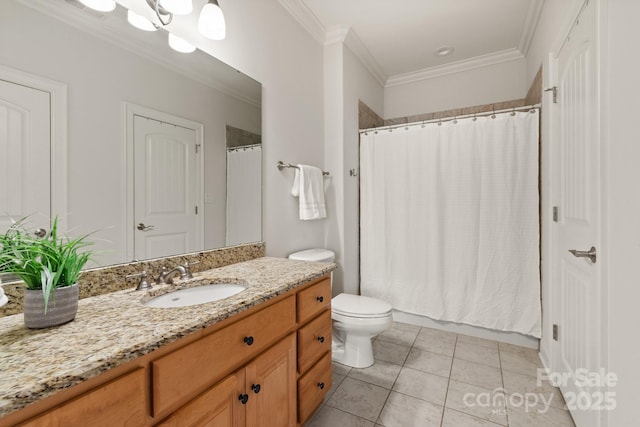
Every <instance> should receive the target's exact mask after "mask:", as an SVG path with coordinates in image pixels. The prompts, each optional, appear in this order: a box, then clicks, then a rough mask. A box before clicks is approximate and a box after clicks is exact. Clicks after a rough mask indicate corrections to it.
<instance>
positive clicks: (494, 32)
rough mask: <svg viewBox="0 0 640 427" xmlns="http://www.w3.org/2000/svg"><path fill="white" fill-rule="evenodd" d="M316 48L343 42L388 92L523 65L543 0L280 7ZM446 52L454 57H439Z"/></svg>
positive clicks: (343, 0) (320, 2)
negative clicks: (407, 83)
mask: <svg viewBox="0 0 640 427" xmlns="http://www.w3.org/2000/svg"><path fill="white" fill-rule="evenodd" d="M279 1H280V3H281V4H282V5H283V6H284V7H285V9H287V10H288V11H289V12H290V13H291V14H292V15H293V16H294V17H295V18H296V19H297V20H298V21H299V22H300V23H301V24H302V25H303V27H305V28H306V29H307V31H309V32H310V33H311V34H312V35H313V36H314V37H315V38H316V39H317V40H318V41H320V42H321V43H323V44H329V43H332V42H334V41H338V40H340V39H342V40H343V41H345V43H346V44H347V45H349V47H350V48H351V49H352V50H354V51H355V53H356V55H358V56H359V57H360V58H361V59H362V60H363V62H364V63H365V65H367V66H368V67H369V69H370V70H371V71H372V72H373V74H374V76H376V78H378V80H379V81H380V82H381V83H383V84H386V85H390V84H393V83H394V82H396V83H399V82H402V81H403V80H407V79H410V80H416V79H421V78H425V77H428V76H430V75H433V73H434V72H437V71H444V70H445V69H451V68H452V67H453V68H455V69H464V68H465V67H467V68H473V67H477V66H478V65H483V64H487V65H488V64H491V63H497V62H502V61H506V60H513V59H519V58H523V57H525V56H526V54H527V50H528V48H529V44H530V41H531V37H532V36H533V32H534V30H535V26H536V23H537V21H538V18H539V16H540V12H541V10H542V4H543V2H544V0H395V1H383V0H279ZM443 46H450V47H452V48H453V52H452V53H451V54H450V55H447V56H438V55H436V54H435V52H436V50H437V49H439V48H441V47H443Z"/></svg>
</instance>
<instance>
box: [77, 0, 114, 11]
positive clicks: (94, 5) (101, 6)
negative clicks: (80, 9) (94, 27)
mask: <svg viewBox="0 0 640 427" xmlns="http://www.w3.org/2000/svg"><path fill="white" fill-rule="evenodd" d="M80 3H82V4H83V5H85V6H87V7H89V8H91V9H93V10H97V11H98V12H111V11H112V10H113V9H115V8H116V2H115V0H80Z"/></svg>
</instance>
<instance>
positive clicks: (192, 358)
mask: <svg viewBox="0 0 640 427" xmlns="http://www.w3.org/2000/svg"><path fill="white" fill-rule="evenodd" d="M294 328H295V298H294V297H293V296H290V297H288V298H285V299H284V300H282V301H280V302H278V303H276V304H273V305H271V306H269V307H268V308H265V309H263V310H260V311H258V312H256V313H255V314H252V315H251V316H248V317H245V318H244V319H242V320H239V321H237V322H235V323H233V324H231V325H230V326H227V327H226V328H223V329H221V330H219V331H217V332H214V333H213V334H211V335H208V336H206V337H204V338H202V339H200V340H198V341H196V342H194V343H192V344H189V345H187V346H185V347H183V348H181V349H178V350H176V351H174V352H173V353H170V354H168V355H166V356H164V357H161V358H159V359H157V360H154V361H152V362H151V375H152V389H153V405H152V408H153V415H154V416H158V415H160V416H162V415H163V414H166V413H167V412H166V411H167V410H169V409H171V408H172V407H175V405H176V404H177V403H179V402H181V401H184V399H185V398H187V397H189V396H193V395H194V392H196V393H197V392H198V391H202V390H204V389H206V388H207V387H209V386H211V385H212V384H214V383H215V382H216V381H218V380H219V379H221V378H222V377H224V376H225V375H228V374H229V373H230V372H231V371H232V370H233V369H236V368H237V367H238V366H242V365H243V364H244V363H245V362H247V361H249V360H250V359H251V358H253V357H255V356H256V355H258V354H260V352H262V351H264V350H266V349H267V348H268V346H270V345H271V344H273V343H275V342H276V340H278V339H279V338H281V337H283V336H284V335H285V334H286V333H288V332H289V331H291V330H292V329H294Z"/></svg>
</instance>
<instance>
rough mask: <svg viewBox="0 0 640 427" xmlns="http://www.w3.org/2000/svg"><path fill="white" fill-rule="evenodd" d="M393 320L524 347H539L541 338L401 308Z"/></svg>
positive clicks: (394, 314) (395, 311)
mask: <svg viewBox="0 0 640 427" xmlns="http://www.w3.org/2000/svg"><path fill="white" fill-rule="evenodd" d="M393 320H395V321H396V322H402V323H409V324H411V325H416V326H423V327H426V328H433V329H440V330H443V331H448V332H455V333H456V334H463V335H471V336H474V337H478V338H484V339H488V340H494V341H500V342H504V343H508V344H514V345H520V346H522V347H528V348H535V349H538V346H539V341H540V340H539V339H537V338H535V337H531V336H528V335H522V334H519V333H517V332H503V331H494V330H491V329H485V328H481V327H478V326H471V325H462V324H460V323H454V322H443V321H441V320H434V319H432V318H430V317H426V316H420V315H417V314H412V313H405V312H403V311H400V310H393Z"/></svg>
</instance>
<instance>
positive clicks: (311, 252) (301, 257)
mask: <svg viewBox="0 0 640 427" xmlns="http://www.w3.org/2000/svg"><path fill="white" fill-rule="evenodd" d="M335 257H336V254H335V253H334V252H333V251H330V250H329V249H307V250H304V251H299V252H294V253H292V254H291V255H289V259H293V260H296V261H316V262H333V261H334V259H335Z"/></svg>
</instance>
